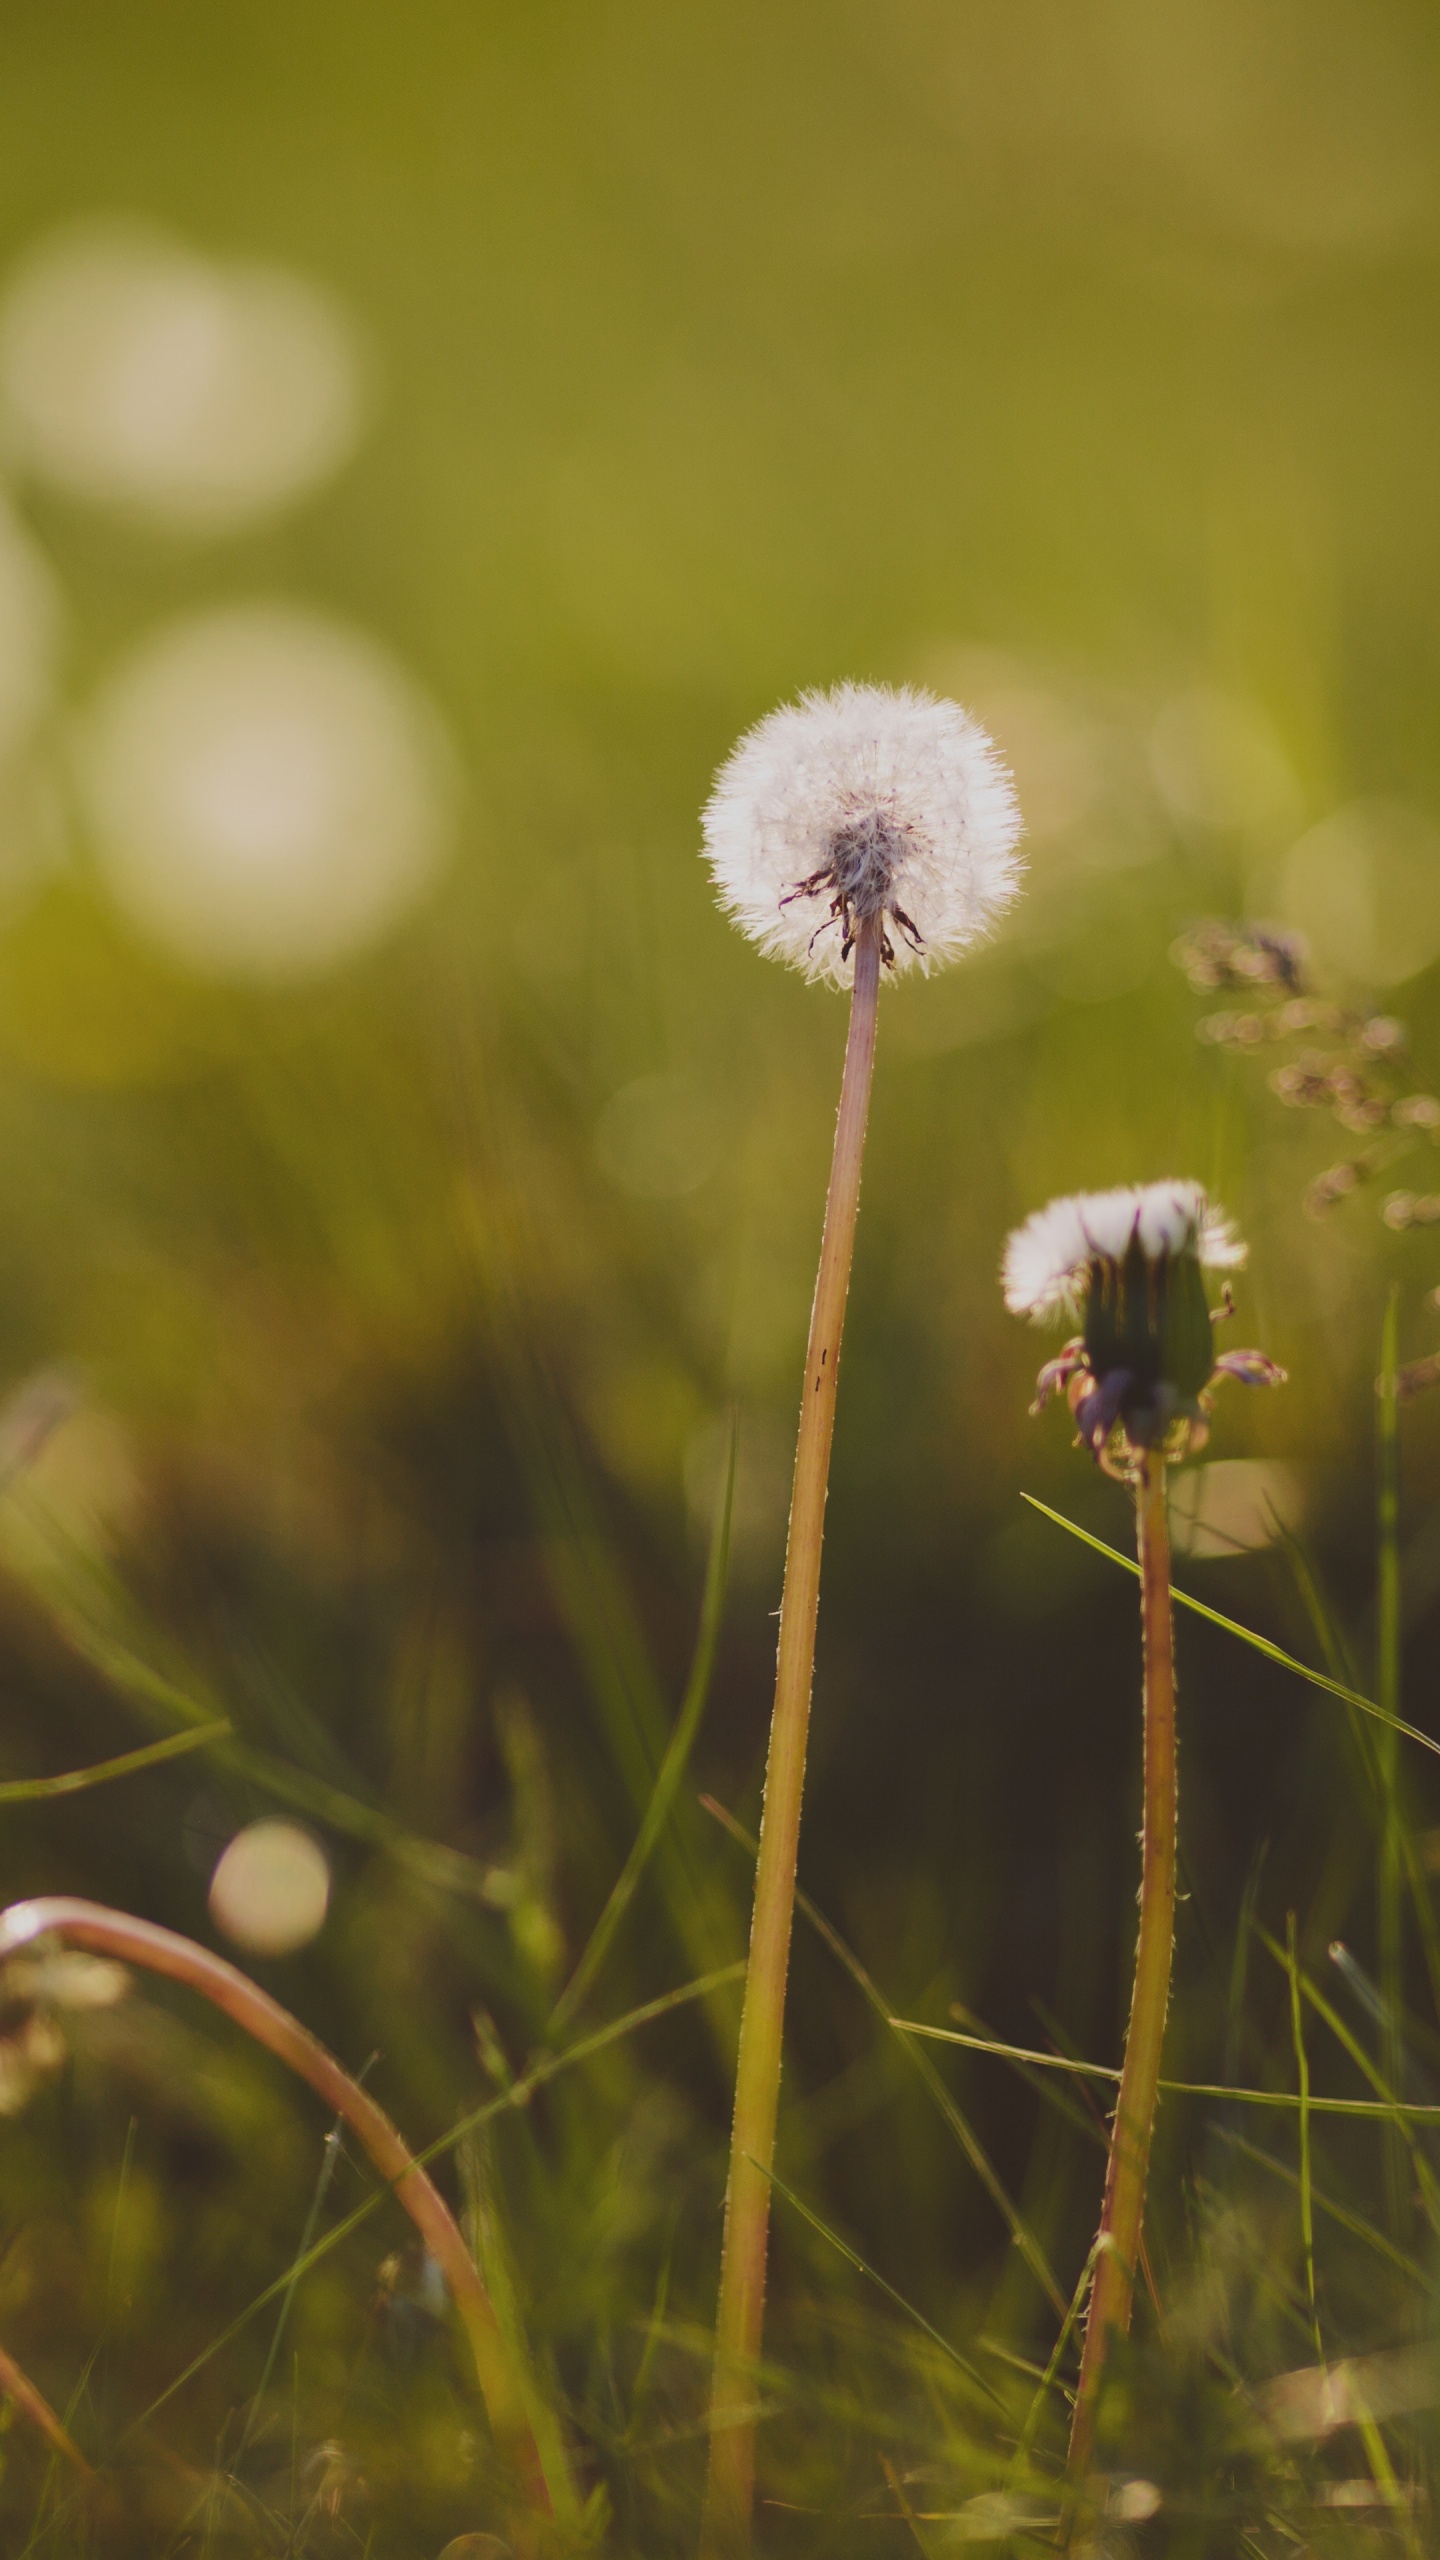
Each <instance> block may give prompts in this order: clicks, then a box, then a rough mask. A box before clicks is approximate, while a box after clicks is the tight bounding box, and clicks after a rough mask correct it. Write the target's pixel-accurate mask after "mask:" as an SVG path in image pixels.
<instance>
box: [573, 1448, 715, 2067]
mask: <svg viewBox="0 0 1440 2560" xmlns="http://www.w3.org/2000/svg"><path fill="white" fill-rule="evenodd" d="M737 1438H738V1433H737V1424H736V1418H735V1416H734V1415H733V1414H732V1415H731V1418H730V1430H729V1436H728V1445H727V1448H726V1456H725V1472H724V1476H723V1479H722V1482H721V1487H720V1495H719V1500H718V1502H717V1504H716V1509H715V1520H714V1525H713V1527H712V1529H711V1533H710V1553H709V1558H708V1560H707V1563H706V1568H705V1591H704V1597H703V1599H702V1601H701V1604H700V1628H699V1633H698V1635H697V1637H696V1642H695V1658H694V1661H693V1662H692V1664H691V1666H690V1678H689V1680H688V1682H687V1683H686V1688H685V1695H684V1698H683V1699H682V1701H681V1705H680V1713H679V1715H678V1716H677V1717H676V1719H675V1730H674V1732H673V1733H672V1734H671V1736H670V1740H669V1742H668V1744H667V1745H666V1749H665V1757H664V1759H663V1760H662V1761H661V1763H660V1770H659V1774H658V1776H657V1778H656V1780H655V1785H654V1788H653V1790H652V1792H651V1796H650V1801H649V1803H648V1805H647V1806H646V1808H645V1815H644V1819H643V1821H642V1822H641V1825H640V1829H639V1831H638V1832H637V1834H636V1837H635V1844H634V1846H633V1848H632V1849H631V1851H630V1855H629V1857H628V1858H627V1859H626V1861H625V1864H624V1866H623V1867H622V1868H621V1870H620V1873H619V1875H618V1876H617V1877H616V1880H615V1883H614V1885H613V1886H612V1888H611V1892H610V1897H609V1900H608V1901H607V1903H606V1905H605V1908H604V1910H603V1911H602V1912H601V1914H600V1917H599V1919H598V1920H597V1921H596V1923H595V1926H594V1928H593V1930H592V1931H591V1933H590V1940H589V1944H588V1945H587V1946H586V1948H585V1951H584V1953H583V1955H582V1956H581V1958H580V1961H579V1963H578V1964H577V1965H576V1967H575V1970H574V1972H573V1974H572V1975H571V1977H570V1980H569V1981H568V1983H567V1984H566V1986H565V1988H564V1990H563V1991H562V1992H561V1994H560V1997H559V1999H558V2000H557V2001H556V2003H555V2007H554V2011H553V2013H552V2015H551V2019H550V2029H551V2032H552V2034H553V2033H554V2032H555V2030H556V2029H557V2028H559V2027H561V2026H563V2025H564V2023H565V2021H566V2020H567V2019H568V2018H569V2017H571V2016H572V2015H573V2014H574V2012H575V2010H576V2009H578V2008H579V2006H580V2003H581V2001H582V2000H583V1999H584V1997H585V1994H586V1992H587V1991H588V1990H589V1989H590V1986H591V1984H592V1983H593V1982H594V1980H595V1976H596V1975H597V1973H598V1972H599V1970H600V1967H601V1965H602V1964H603V1963H604V1961H605V1957H606V1953H607V1951H608V1949H609V1946H610V1941H611V1939H612V1938H613V1937H614V1935H615V1932H616V1930H617V1929H618V1927H619V1925H620V1923H621V1921H622V1920H623V1918H624V1916H625V1913H626V1911H627V1910H628V1909H629V1907H630V1903H631V1901H632V1900H633V1898H634V1894H635V1888H636V1886H637V1885H638V1884H639V1882H640V1879H641V1877H642V1875H643V1874H644V1872H645V1869H646V1866H647V1864H648V1863H649V1859H650V1855H651V1852H652V1850H653V1849H654V1847H655V1843H656V1841H657V1840H658V1839H659V1837H660V1834H661V1832H662V1831H663V1830H664V1828H665V1825H666V1823H667V1821H668V1820H669V1816H670V1811H671V1807H672V1806H673V1804H674V1802H675V1797H676V1793H677V1790H678V1788H679V1785H680V1781H681V1779H682V1778H683V1777H684V1774H685V1770H686V1766H687V1764H688V1762H689V1758H690V1753H691V1751H692V1749H693V1748H694V1743H695V1736H696V1734H697V1733H698V1732H699V1730H700V1719H701V1717H702V1716H703V1714H704V1712H705V1705H706V1701H707V1699H708V1697H709V1695H710V1682H711V1678H712V1676H713V1673H714V1669H715V1653H716V1648H717V1646H718V1644H719V1641H720V1622H721V1619H722V1617H723V1616H724V1611H725V1587H726V1582H727V1580H728V1576H729V1569H730V1531H731V1526H732V1522H733V1518H734V1509H735V1455H736V1446H737Z"/></svg>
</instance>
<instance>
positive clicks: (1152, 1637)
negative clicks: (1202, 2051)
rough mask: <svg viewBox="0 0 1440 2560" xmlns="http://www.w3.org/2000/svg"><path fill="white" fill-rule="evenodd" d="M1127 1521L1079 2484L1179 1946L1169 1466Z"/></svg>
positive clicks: (1136, 2237) (1130, 2245) (1131, 2271)
mask: <svg viewBox="0 0 1440 2560" xmlns="http://www.w3.org/2000/svg"><path fill="white" fill-rule="evenodd" d="M1135 1518H1136V1530H1137V1539H1138V1547H1139V1557H1140V1590H1141V1623H1142V1628H1143V1634H1144V1649H1145V1692H1144V1695H1145V1811H1144V1828H1143V1831H1142V1833H1141V1871H1140V1933H1139V1937H1138V1939H1137V1942H1136V1947H1135V1989H1134V1993H1133V1995H1132V1998H1131V2003H1130V2025H1129V2028H1128V2031H1127V2033H1126V2037H1125V2061H1124V2066H1123V2068H1122V2071H1121V2075H1120V2096H1119V2101H1118V2103H1117V2105H1116V2109H1115V2122H1114V2126H1113V2129H1112V2131H1111V2135H1110V2165H1109V2168H1108V2170H1107V2172H1106V2177H1105V2202H1104V2206H1103V2208H1102V2210H1101V2215H1100V2232H1099V2237H1098V2239H1097V2241H1096V2256H1095V2282H1094V2286H1093V2288H1092V2291H1091V2295H1090V2312H1089V2317H1088V2319H1087V2321H1086V2324H1085V2348H1084V2353H1083V2355H1082V2357H1081V2361H1080V2384H1079V2389H1078V2390H1077V2392H1076V2396H1075V2416H1074V2422H1073V2424H1072V2427H1071V2431H1070V2473H1071V2477H1072V2479H1073V2480H1075V2481H1077V2482H1078V2481H1080V2480H1083V2479H1084V2477H1085V2475H1086V2473H1087V2472H1088V2470H1089V2468H1090V2460H1091V2456H1092V2454H1093V2452H1094V2446H1095V2419H1096V2410H1097V2404H1098V2399H1099V2392H1100V2383H1101V2378H1102V2376H1103V2373H1104V2369H1105V2359H1106V2356H1107V2355H1108V2353H1109V2350H1110V2342H1111V2340H1112V2338H1114V2337H1116V2336H1119V2337H1123V2336H1124V2335H1125V2333H1126V2331H1127V2330H1128V2328H1129V2326H1130V2305H1131V2301H1132V2298H1133V2296H1134V2291H1135V2268H1136V2263H1137V2260H1138V2258H1139V2254H1140V2234H1141V2226H1142V2223H1143V2219H1144V2212H1145V2177H1146V2172H1147V2170H1148V2168H1149V2165H1150V2136H1151V2131H1152V2128H1153V2126H1154V2122H1155V2101H1156V2096H1157V2093H1158V2090H1159V2084H1160V2048H1161V2045H1162V2043H1163V2041H1164V2036H1165V2012H1166V2010H1167V2008H1168V2006H1169V2002H1170V1960H1171V1955H1172V1951H1173V1948H1174V1942H1175V1840H1176V1773H1175V1641H1174V1625H1173V1619H1172V1615H1171V1607H1170V1534H1169V1529H1168V1527H1167V1524H1166V1517H1165V1461H1164V1459H1163V1457H1162V1456H1161V1455H1160V1454H1159V1452H1158V1451H1157V1450H1155V1449H1149V1450H1146V1451H1145V1452H1144V1454H1143V1455H1142V1456H1141V1458H1140V1460H1139V1473H1138V1476H1137V1480H1136V1486H1135Z"/></svg>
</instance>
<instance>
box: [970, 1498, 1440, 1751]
mask: <svg viewBox="0 0 1440 2560" xmlns="http://www.w3.org/2000/svg"><path fill="white" fill-rule="evenodd" d="M1020 1499H1021V1501H1022V1502H1028V1503H1029V1505H1030V1508H1031V1510H1032V1511H1038V1512H1040V1513H1041V1514H1042V1516H1043V1517H1044V1518H1045V1519H1046V1520H1053V1521H1054V1523H1055V1526H1056V1527H1057V1529H1068V1530H1069V1532H1070V1535H1071V1537H1072V1538H1078V1539H1079V1540H1080V1542H1081V1545H1082V1546H1086V1547H1093V1548H1094V1550H1095V1553H1096V1554H1097V1555H1099V1556H1108V1557H1109V1559H1110V1562H1111V1563H1112V1564H1118V1565H1123V1566H1124V1568H1125V1571H1126V1572H1127V1573H1133V1574H1137V1575H1138V1573H1139V1570H1140V1568H1139V1566H1138V1565H1137V1563H1136V1562H1135V1559H1134V1557H1133V1556H1127V1555H1125V1554H1124V1553H1122V1551H1121V1549H1120V1548H1119V1547H1112V1546H1109V1545H1107V1543H1106V1541H1105V1539H1104V1538H1097V1537H1096V1536H1095V1535H1094V1533H1093V1531H1092V1530H1089V1529H1082V1528H1081V1526H1080V1524H1079V1522H1078V1521H1077V1520H1067V1518H1066V1516H1065V1514H1064V1512H1063V1511H1052V1509H1051V1507H1050V1505H1049V1503H1048V1502H1042V1501H1041V1500H1040V1499H1039V1496H1038V1495H1036V1494H1033V1493H1022V1494H1021V1496H1020ZM1170 1597H1171V1599H1172V1600H1173V1601H1174V1602H1175V1605H1176V1607H1177V1608H1178V1609H1189V1610H1190V1611H1192V1612H1193V1614H1194V1616H1196V1617H1197V1618H1207V1619H1208V1620H1209V1622H1210V1624H1211V1626H1212V1627H1222V1628H1223V1629H1224V1631H1225V1633H1226V1635H1228V1636H1238V1637H1239V1639H1240V1641H1241V1643H1242V1644H1248V1645H1249V1646H1250V1647H1251V1649H1252V1650H1253V1651H1254V1652H1256V1653H1261V1654H1263V1655H1264V1656H1265V1659H1266V1661H1267V1662H1276V1663H1278V1664H1279V1665H1280V1668H1281V1670H1282V1671H1293V1672H1294V1674H1295V1676H1296V1678H1297V1680H1306V1681H1308V1682H1309V1684H1310V1686H1311V1688H1312V1689H1323V1690H1325V1692H1326V1694H1327V1695H1328V1696H1329V1697H1332V1698H1339V1699H1341V1700H1342V1701H1343V1702H1344V1704H1345V1705H1346V1706H1349V1707H1358V1708H1359V1709H1360V1712H1361V1714H1362V1715H1367V1716H1373V1717H1374V1718H1375V1720H1376V1722H1377V1724H1382V1725H1388V1726H1390V1727H1391V1728H1392V1729H1393V1731H1394V1732H1396V1733H1403V1734H1404V1735H1405V1736H1406V1739H1407V1740H1408V1741H1410V1742H1418V1743H1419V1744H1420V1746H1421V1748H1422V1750H1425V1751H1433V1752H1434V1753H1435V1755H1436V1757H1437V1758H1440V1742H1437V1741H1436V1740H1435V1737H1434V1735H1433V1734H1430V1733H1422V1732H1421V1730H1420V1728H1419V1726H1418V1725H1414V1724H1406V1722H1405V1720H1404V1718H1403V1716H1396V1715H1390V1714H1387V1712H1386V1710H1385V1708H1384V1707H1382V1706H1378V1705H1377V1704H1376V1702H1375V1700H1374V1699H1373V1698H1367V1697H1365V1696H1363V1695H1362V1693H1361V1692H1360V1690H1358V1689H1351V1688H1347V1686H1346V1684H1345V1682H1344V1681H1343V1680H1332V1679H1330V1678H1329V1677H1328V1675H1327V1674H1326V1673H1325V1672H1323V1671H1315V1670H1312V1668H1311V1666H1310V1664H1309V1663H1308V1662H1297V1660H1296V1658H1295V1656H1294V1654H1293V1653H1287V1652H1286V1651H1285V1649H1284V1647H1283V1645H1278V1644H1272V1643H1271V1641H1270V1639H1269V1637H1268V1636H1261V1635H1257V1634H1256V1633H1255V1630H1254V1628H1253V1627H1242V1626H1241V1624H1240V1622H1239V1620H1238V1619H1237V1618H1227V1617H1225V1616H1224V1615H1223V1614H1222V1613H1221V1611H1220V1610H1219V1609H1212V1608H1210V1607H1208V1606H1207V1604H1206V1602H1205V1601H1203V1600H1196V1599H1195V1598H1193V1597H1192V1595H1191V1593H1190V1592H1188V1591H1179V1590H1177V1589H1176V1587H1175V1585H1174V1584H1173V1583H1172V1584H1171V1586H1170Z"/></svg>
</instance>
